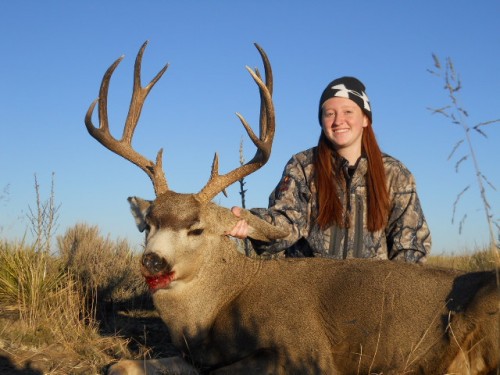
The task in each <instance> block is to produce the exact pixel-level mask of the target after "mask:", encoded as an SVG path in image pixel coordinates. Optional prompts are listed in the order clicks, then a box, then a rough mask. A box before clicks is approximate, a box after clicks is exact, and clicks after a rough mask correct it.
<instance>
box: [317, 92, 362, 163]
mask: <svg viewBox="0 0 500 375" xmlns="http://www.w3.org/2000/svg"><path fill="white" fill-rule="evenodd" d="M368 123H369V120H368V117H367V116H366V115H365V114H364V113H363V111H362V110H361V108H360V107H359V106H358V105H357V104H356V103H355V102H353V101H352V100H350V99H347V98H342V97H334V98H330V99H328V100H327V101H325V103H324V104H323V107H322V115H321V127H322V128H323V133H325V136H326V137H327V138H328V140H329V141H330V142H331V143H332V145H333V147H334V148H335V150H336V151H337V152H338V153H339V154H340V155H341V156H342V157H344V158H345V159H347V160H348V161H349V164H351V165H353V164H355V163H356V161H357V160H358V158H359V157H360V156H361V137H362V135H363V129H364V128H366V127H367V126H368Z"/></svg>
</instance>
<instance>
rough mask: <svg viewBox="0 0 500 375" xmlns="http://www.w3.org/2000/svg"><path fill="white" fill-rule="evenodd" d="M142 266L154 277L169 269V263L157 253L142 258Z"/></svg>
mask: <svg viewBox="0 0 500 375" xmlns="http://www.w3.org/2000/svg"><path fill="white" fill-rule="evenodd" d="M142 265H143V266H144V268H145V269H146V270H147V271H148V272H149V273H150V274H152V275H155V274H158V273H161V272H162V271H165V270H166V269H167V268H168V263H167V261H166V260H165V259H164V258H162V257H160V256H159V255H158V254H155V253H148V254H144V255H143V256H142Z"/></svg>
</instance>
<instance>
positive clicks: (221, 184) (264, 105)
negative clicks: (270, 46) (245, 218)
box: [196, 44, 275, 202]
mask: <svg viewBox="0 0 500 375" xmlns="http://www.w3.org/2000/svg"><path fill="white" fill-rule="evenodd" d="M255 47H256V48H257V50H258V51H259V53H260V55H261V58H262V62H263V64H264V72H265V79H266V82H265V83H264V82H263V81H262V78H261V76H260V73H259V71H258V70H257V69H255V70H253V69H251V68H249V67H248V66H247V67H246V69H247V70H248V72H249V73H250V75H251V76H252V78H253V79H254V81H255V83H256V84H257V85H258V86H259V92H260V98H261V106H260V121H259V125H260V126H259V130H260V131H259V133H260V134H259V137H257V136H256V135H255V133H254V132H253V130H252V128H251V127H250V125H248V123H247V121H246V120H245V118H244V117H243V116H242V115H240V114H239V113H237V114H236V115H237V116H238V118H239V119H240V121H241V123H242V125H243V127H244V128H245V130H246V132H247V134H248V136H249V137H250V139H251V140H252V142H253V143H254V145H255V146H256V147H257V151H256V153H255V155H254V157H253V158H252V160H250V161H249V162H248V163H246V164H245V165H242V166H240V167H239V168H236V169H234V170H232V171H231V172H229V173H227V174H225V175H219V172H218V169H219V157H218V155H217V153H216V154H215V157H214V161H213V164H212V172H211V175H210V179H209V181H208V182H207V184H206V185H205V187H204V188H203V189H202V190H201V191H200V192H199V193H198V194H196V196H197V199H198V200H199V201H200V202H208V201H210V200H212V199H213V198H214V197H215V196H216V195H217V194H219V193H220V192H222V191H224V189H225V188H227V187H228V186H229V185H231V184H233V183H234V182H236V181H238V180H240V179H242V178H243V177H246V176H248V175H249V174H251V173H253V172H255V171H256V170H258V169H259V168H261V167H262V166H263V165H264V164H266V163H267V161H268V160H269V157H270V155H271V148H272V143H273V139H274V131H275V115H274V105H273V100H272V92H273V76H272V70H271V64H270V63H269V59H268V57H267V55H266V53H265V52H264V50H263V49H262V48H261V47H260V46H259V45H258V44H255Z"/></svg>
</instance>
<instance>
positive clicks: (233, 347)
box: [85, 44, 500, 375]
mask: <svg viewBox="0 0 500 375" xmlns="http://www.w3.org/2000/svg"><path fill="white" fill-rule="evenodd" d="M145 47H146V44H144V45H143V47H142V48H141V50H140V51H139V54H138V55H137V59H136V64H135V73H134V89H133V94H132V101H131V107H130V110H129V115H128V116H127V120H126V124H125V128H124V132H123V137H122V138H121V139H120V140H117V139H115V138H114V137H113V136H112V135H111V134H110V132H109V126H108V119H107V92H108V86H109V81H110V79H111V75H112V74H113V71H114V70H115V68H116V67H117V65H118V64H119V62H120V61H121V59H119V60H117V61H116V62H115V63H114V64H113V65H112V66H111V67H110V68H109V69H108V71H107V72H106V73H105V75H104V78H103V81H102V84H101V89H100V94H99V98H98V99H97V100H96V101H95V102H94V103H92V104H91V106H90V108H89V110H88V112H87V115H86V118H85V124H86V126H87V129H88V131H89V133H90V134H91V135H92V136H93V137H94V138H95V139H97V140H98V141H99V142H100V143H101V144H103V145H104V146H105V147H107V148H108V149H110V150H111V151H113V152H115V153H117V154H119V155H121V156H123V157H124V158H126V159H127V160H129V161H131V162H132V163H134V164H136V165H138V166H139V167H140V168H141V169H142V170H144V171H145V172H146V174H147V175H148V176H149V177H150V178H151V180H152V182H153V186H154V190H155V193H156V199H155V200H154V201H145V200H142V199H139V198H136V197H133V198H129V202H130V205H131V209H132V213H133V215H134V217H135V219H136V223H137V226H138V228H139V230H140V231H145V232H146V248H145V251H144V254H143V256H142V274H143V276H144V277H145V280H146V282H147V283H148V285H149V287H150V290H151V293H152V294H153V301H154V303H155V306H156V309H157V310H158V313H159V314H160V316H161V318H162V319H163V321H164V322H165V323H166V325H167V327H168V329H169V332H170V336H171V338H172V340H173V343H174V345H175V346H176V347H177V348H178V349H179V350H181V351H183V352H184V353H185V354H186V355H187V356H188V358H189V360H188V361H186V360H184V359H183V358H180V357H172V358H164V359H153V360H148V361H130V360H123V361H120V362H118V363H117V364H114V365H113V366H111V367H110V369H109V372H108V374H112V375H119V374H122V375H123V374H127V375H143V374H167V373H168V374H198V373H199V372H202V373H207V372H209V373H211V374H217V375H221V374H334V375H351V374H356V375H357V374H384V375H388V374H422V375H424V374H427V375H439V374H451V373H453V374H461V375H480V374H481V375H482V374H485V375H494V374H498V371H500V370H499V368H498V367H499V362H500V359H499V357H500V344H499V339H500V332H499V321H500V316H499V315H500V313H499V308H500V306H499V290H498V287H497V285H496V278H495V274H494V273H493V272H482V273H469V274H465V273H460V272H457V271H452V270H441V269H434V268H427V267H422V266H417V265H410V264H402V263H393V262H390V261H370V260H348V261H334V260H330V259H317V258H305V259H280V260H267V261H264V260H255V259H250V258H247V257H245V256H244V255H243V254H241V253H239V252H238V251H237V249H236V244H235V242H234V241H233V240H231V239H230V238H228V237H227V236H226V233H227V232H228V231H229V230H230V229H231V228H233V227H234V225H235V223H236V221H237V220H238V219H237V218H236V217H235V216H234V215H233V214H232V213H231V211H230V210H229V209H226V208H223V207H220V206H218V205H216V204H214V203H212V202H211V200H212V199H213V198H214V197H215V196H216V195H217V194H218V193H220V192H222V191H224V189H225V188H226V187H227V186H229V185H231V184H232V183H234V182H236V181H238V180H240V179H241V178H243V177H245V176H247V175H249V174H250V173H253V172H254V171H256V170H257V169H259V168H260V167H262V166H263V165H264V164H265V163H266V162H267V160H268V158H269V156H270V153H271V146H272V141H273V137H274V131H275V129H274V127H275V118H274V107H273V102H272V98H271V95H272V74H271V67H270V64H269V61H268V59H267V56H266V55H265V53H264V51H263V50H262V49H261V48H260V47H258V46H257V48H258V50H259V52H260V54H261V57H262V60H263V62H264V67H265V72H266V75H265V76H266V79H265V82H264V81H263V80H262V78H261V76H260V74H259V72H258V71H257V70H255V71H254V70H251V69H248V70H249V72H250V74H251V75H252V78H253V79H254V80H255V82H256V83H257V85H258V87H259V91H260V96H261V109H260V124H259V125H260V126H259V128H260V132H259V137H257V136H256V135H255V134H254V133H253V131H252V129H251V128H250V126H249V125H248V124H247V122H246V121H245V119H244V118H243V117H242V116H240V115H238V116H239V118H240V120H241V123H242V124H243V126H244V128H245V129H246V131H247V133H248V135H249V137H250V138H251V140H252V141H253V143H254V144H255V145H256V146H257V152H256V153H255V156H254V157H253V158H252V160H250V161H249V162H248V163H247V164H245V165H243V166H240V167H238V168H236V169H235V170H233V171H231V172H229V173H227V174H225V175H219V173H218V158H217V156H216V157H215V159H214V162H213V166H212V172H211V177H210V179H209V181H208V183H207V184H206V185H205V187H204V188H203V189H202V190H201V191H200V192H199V193H196V194H178V193H175V192H173V191H171V190H169V189H168V185H167V181H166V178H165V176H164V174H163V171H162V160H161V156H162V151H161V150H160V151H159V152H158V154H157V158H156V162H154V163H153V162H152V161H150V160H148V159H146V158H145V157H144V156H142V155H140V154H138V153H137V152H136V151H135V150H133V148H132V146H131V141H132V137H133V133H134V130H135V127H136V125H137V122H138V119H139V115H140V112H141V109H142V105H143V103H144V100H145V98H146V96H147V95H148V93H149V91H150V90H151V88H152V87H153V86H154V84H155V83H156V82H157V81H158V80H159V79H160V77H161V76H162V74H163V73H164V72H165V70H166V69H167V66H165V67H164V68H163V69H162V70H161V71H160V73H158V74H157V75H156V77H155V78H154V79H153V80H152V81H151V83H149V84H148V85H147V86H145V87H142V85H141V80H140V67H141V61H142V54H143V52H144V49H145ZM96 104H98V105H99V127H94V125H93V123H92V113H93V110H94V107H95V105H96ZM242 215H243V218H244V219H245V220H247V221H248V223H249V225H250V227H251V230H250V234H249V236H250V237H252V238H254V239H257V240H261V241H272V240H274V239H278V238H284V237H286V236H287V235H288V233H287V232H286V231H284V230H283V229H280V228H278V227H275V226H273V225H271V224H269V223H267V222H265V221H263V220H261V219H258V218H257V217H255V216H253V215H252V214H250V213H249V212H248V211H243V214H242Z"/></svg>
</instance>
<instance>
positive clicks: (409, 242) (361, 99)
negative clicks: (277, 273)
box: [228, 77, 431, 263]
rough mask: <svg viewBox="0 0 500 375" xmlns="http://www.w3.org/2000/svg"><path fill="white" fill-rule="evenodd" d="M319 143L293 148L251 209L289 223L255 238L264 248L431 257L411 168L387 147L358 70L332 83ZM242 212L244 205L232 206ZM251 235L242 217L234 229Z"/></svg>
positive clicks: (289, 253)
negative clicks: (283, 231)
mask: <svg viewBox="0 0 500 375" xmlns="http://www.w3.org/2000/svg"><path fill="white" fill-rule="evenodd" d="M319 122H320V124H321V129H322V131H321V135H320V138H319V142H318V145H317V146H316V147H313V148H311V149H308V150H306V151H303V152H301V153H299V154H296V155H294V156H293V157H292V158H291V159H290V161H289V162H288V164H287V165H286V167H285V170H284V172H283V176H282V178H281V181H280V182H279V184H278V186H277V187H276V188H275V190H274V191H273V193H272V194H271V196H270V199H269V208H267V209H263V208H255V209H252V210H251V211H252V213H253V214H255V215H257V216H259V217H261V218H263V219H265V220H267V221H269V222H271V223H273V224H275V225H278V226H282V227H286V228H287V229H289V231H290V234H289V236H287V237H286V238H284V239H283V240H279V241H275V242H272V243H262V242H258V241H254V240H252V244H253V246H254V248H255V250H256V251H257V252H258V253H270V254H276V253H279V252H282V251H283V252H285V254H286V255H287V256H321V257H331V258H337V259H346V258H376V259H393V260H402V261H406V262H418V263H422V262H424V261H425V257H426V255H427V254H428V253H429V251H430V247H431V236H430V232H429V228H428V226H427V223H426V221H425V218H424V214H423V212H422V207H421V206H420V201H419V199H418V196H417V191H416V185H415V180H414V178H413V175H412V174H411V173H410V172H409V171H408V169H407V168H406V167H405V166H404V165H403V164H402V163H401V162H400V161H398V160H396V159H394V158H393V157H391V156H389V155H386V154H383V153H382V152H381V151H380V148H379V146H378V144H377V140H376V138H375V133H374V132H373V127H372V109H371V106H370V102H369V99H368V96H367V95H366V92H365V86H364V85H363V84H362V83H361V82H360V81H359V80H358V79H356V78H354V77H342V78H339V79H336V80H334V81H332V82H330V83H329V84H328V86H327V87H326V88H325V90H324V91H323V93H322V95H321V98H320V102H319ZM232 211H233V213H234V214H235V215H236V216H239V213H240V208H239V207H233V209H232ZM228 234H229V235H231V236H234V237H237V238H246V237H247V234H248V224H247V223H246V221H244V220H240V221H239V222H238V224H237V225H236V226H235V227H234V228H233V230H232V231H231V232H230V233H228Z"/></svg>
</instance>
